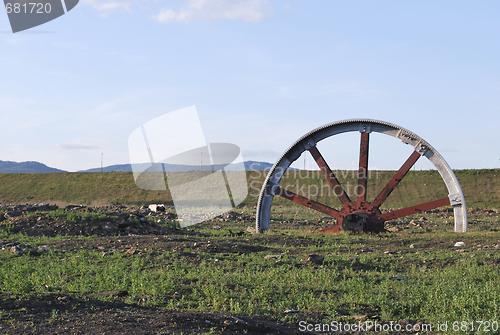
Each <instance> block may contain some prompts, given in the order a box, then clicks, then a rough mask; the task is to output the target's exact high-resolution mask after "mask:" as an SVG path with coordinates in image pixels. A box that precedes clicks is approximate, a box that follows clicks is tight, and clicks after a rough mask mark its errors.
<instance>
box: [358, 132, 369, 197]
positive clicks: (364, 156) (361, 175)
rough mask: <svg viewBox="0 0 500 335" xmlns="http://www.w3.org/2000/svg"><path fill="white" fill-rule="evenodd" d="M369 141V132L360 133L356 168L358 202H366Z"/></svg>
mask: <svg viewBox="0 0 500 335" xmlns="http://www.w3.org/2000/svg"><path fill="white" fill-rule="evenodd" d="M369 142H370V133H368V132H364V133H361V142H360V148H359V170H358V188H357V195H358V199H357V202H358V203H362V202H366V185H367V183H368V144H369Z"/></svg>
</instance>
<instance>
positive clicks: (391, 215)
mask: <svg viewBox="0 0 500 335" xmlns="http://www.w3.org/2000/svg"><path fill="white" fill-rule="evenodd" d="M449 204H450V199H449V198H448V197H446V198H442V199H439V200H434V201H430V202H426V203H424V204H420V205H416V206H412V207H406V208H402V209H398V210H395V211H392V212H388V213H385V214H382V215H378V218H379V220H383V221H387V220H392V219H396V218H400V217H402V216H407V215H410V214H415V213H420V212H423V211H428V210H431V209H434V208H438V207H442V206H447V205H449Z"/></svg>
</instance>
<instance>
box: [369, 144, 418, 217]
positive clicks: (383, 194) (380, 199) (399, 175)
mask: <svg viewBox="0 0 500 335" xmlns="http://www.w3.org/2000/svg"><path fill="white" fill-rule="evenodd" d="M419 158H420V154H419V153H418V152H416V151H413V153H412V154H411V156H410V157H408V159H407V160H406V162H404V164H403V165H402V166H401V167H400V168H399V170H398V172H396V174H395V175H394V176H393V177H392V179H391V180H390V181H389V182H388V183H387V185H385V187H384V189H383V190H382V191H380V193H379V195H377V197H376V198H375V200H373V201H372V206H373V207H377V208H378V207H380V205H382V204H383V203H384V201H385V200H386V199H387V197H388V196H389V195H390V194H391V192H392V191H393V190H394V188H395V187H396V186H397V185H398V184H399V182H400V181H401V180H402V179H403V178H404V176H406V174H407V173H408V171H410V169H411V168H412V166H413V165H414V164H415V163H416V162H417V160H418V159H419Z"/></svg>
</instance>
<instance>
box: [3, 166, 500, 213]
mask: <svg viewBox="0 0 500 335" xmlns="http://www.w3.org/2000/svg"><path fill="white" fill-rule="evenodd" d="M228 173H246V174H247V179H248V183H249V196H248V197H247V198H246V200H245V201H244V202H243V204H242V206H243V205H248V206H255V205H256V204H257V199H258V194H259V192H260V188H261V186H262V183H263V181H264V179H265V174H266V172H263V171H247V172H228ZM455 173H456V175H457V178H458V180H459V182H460V184H461V186H462V189H463V191H464V194H465V199H466V202H467V206H468V207H480V208H500V178H499V177H500V169H483V170H457V171H455ZM393 174H394V171H378V172H377V171H372V175H371V176H370V178H369V181H368V200H370V199H373V198H374V197H375V196H376V194H378V192H379V191H380V190H381V189H382V188H383V187H384V186H385V184H386V183H387V182H388V181H389V180H390V178H391V177H392V175H393ZM338 178H339V180H340V182H341V183H342V184H343V185H344V187H345V188H346V190H347V193H348V194H350V195H353V188H354V187H353V186H354V185H355V184H356V182H357V179H356V176H355V174H354V173H353V172H352V171H340V173H338ZM281 185H282V187H284V186H287V188H288V189H289V190H290V191H292V192H296V193H297V192H298V193H299V194H302V195H310V198H312V199H313V200H316V201H320V202H322V203H325V204H327V205H330V206H334V207H338V206H339V205H340V203H339V201H338V200H337V198H336V197H335V196H333V195H332V194H330V195H329V194H328V186H327V183H326V180H325V178H324V177H323V176H322V175H320V174H319V173H318V171H297V170H295V171H288V172H287V174H285V176H284V177H283V179H282V182H281ZM447 193H448V192H447V190H446V186H445V184H444V182H443V181H442V179H441V177H440V176H439V173H438V172H437V171H433V170H429V171H410V172H409V173H408V175H407V176H406V177H405V178H404V179H403V181H402V182H401V183H400V185H399V186H398V187H397V188H396V189H395V190H394V192H393V193H392V194H391V195H390V197H389V198H388V199H387V201H386V203H384V205H383V206H382V207H397V208H398V207H404V206H411V205H416V204H419V203H422V202H427V201H430V200H435V199H439V198H442V197H445V196H447ZM352 198H354V199H355V196H353V197H352ZM275 201H276V203H277V204H283V205H292V204H291V203H290V202H289V201H287V200H285V199H282V198H279V197H277V198H276V200H275ZM34 202H49V203H54V202H65V203H81V204H92V205H105V204H136V205H139V204H148V203H165V204H168V205H173V203H172V199H171V196H170V193H169V191H168V190H167V191H146V190H142V189H139V188H138V187H137V186H136V185H135V183H134V178H133V176H132V173H130V172H103V173H83V172H76V173H68V172H66V173H15V174H7V173H0V203H4V204H11V203H12V204H14V203H34Z"/></svg>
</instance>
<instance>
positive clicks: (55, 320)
mask: <svg viewBox="0 0 500 335" xmlns="http://www.w3.org/2000/svg"><path fill="white" fill-rule="evenodd" d="M44 209H45V210H46V211H47V212H44ZM7 210H8V211H7V212H6V213H5V215H3V217H2V218H0V219H1V221H5V222H6V223H9V224H11V229H12V231H13V232H14V233H16V232H22V233H23V234H26V235H28V236H51V237H54V236H57V235H62V236H65V235H66V237H65V238H61V239H54V240H50V241H49V242H47V247H48V248H50V249H51V250H58V251H61V252H75V251H78V250H80V249H88V250H95V251H99V252H102V253H103V255H106V254H109V253H114V252H120V253H123V252H133V253H134V254H135V255H137V256H138V257H141V254H142V253H144V255H146V251H147V252H148V254H147V255H148V257H151V253H150V252H151V251H152V250H154V251H157V252H162V251H167V250H168V251H177V250H178V251H179V252H182V250H183V248H185V247H186V245H189V246H190V247H192V246H195V244H196V245H197V246H196V248H197V249H198V250H199V251H204V252H209V253H221V252H227V253H239V254H242V253H252V252H258V251H269V252H270V253H273V252H277V251H278V250H279V248H280V246H283V245H288V246H290V245H295V246H307V245H308V244H309V243H313V242H311V241H310V240H306V239H301V238H300V237H294V238H291V237H288V236H277V235H267V236H262V237H259V242H258V243H256V242H255V240H254V239H249V238H247V237H248V236H247V237H246V236H245V235H247V234H248V233H246V232H245V231H244V230H243V229H242V231H241V232H238V233H237V234H238V235H239V236H241V239H240V240H239V242H238V245H237V247H236V248H235V246H234V243H233V242H229V241H228V242H227V243H225V242H218V243H217V244H213V243H212V244H210V243H206V241H205V242H203V241H202V239H203V237H207V236H210V235H209V234H203V233H200V232H196V231H192V230H189V229H181V230H179V229H175V228H168V227H165V226H162V225H160V224H157V223H156V222H158V220H160V221H161V220H163V221H168V220H175V215H173V214H171V213H168V211H167V212H158V213H156V212H154V213H152V212H151V211H149V210H147V209H139V210H137V209H133V210H132V209H128V208H126V207H124V206H120V207H105V208H87V207H84V206H73V207H71V206H70V207H68V208H67V209H66V210H68V211H75V212H100V213H102V214H103V215H104V216H105V217H106V219H104V220H100V221H98V222H96V221H94V220H90V219H81V218H79V219H78V220H76V222H68V221H67V220H65V219H64V218H61V217H54V216H50V215H47V214H46V213H49V211H53V210H54V208H50V206H49V207H47V206H46V207H44V208H41V209H40V208H38V209H36V211H34V210H33V209H32V208H30V206H24V207H23V206H16V207H9V208H7ZM30 213H36V214H35V215H27V214H30ZM435 213H437V215H438V216H439V215H440V216H442V217H448V216H449V215H450V213H449V212H448V211H447V210H443V211H442V212H440V211H437V212H435ZM481 214H482V215H484V216H488V215H492V214H494V215H497V213H496V212H490V211H487V210H484V211H481ZM148 216H153V217H154V220H151V219H149V220H144V219H143V218H146V217H148ZM141 219H142V220H141ZM217 220H219V221H228V220H235V221H239V222H240V223H243V225H242V227H243V228H246V226H253V224H254V221H253V220H254V218H253V217H252V216H251V215H242V214H238V213H235V212H232V213H229V214H228V215H226V217H220V218H218V219H216V220H214V221H211V222H209V223H208V224H209V225H211V226H214V227H216V226H215V225H216V224H217V222H218V221H217ZM5 222H4V223H5ZM307 223H311V224H312V225H314V222H307ZM282 224H284V225H290V226H293V225H297V223H287V222H283V223H282ZM301 224H304V223H298V225H301ZM428 225H429V223H428V222H426V221H425V220H422V221H419V222H413V223H410V222H406V221H403V222H393V223H390V224H389V225H388V226H387V227H388V228H393V229H392V230H393V231H398V230H402V229H405V228H407V229H424V228H425V227H426V226H428ZM230 233H232V232H230ZM91 235H97V236H98V237H96V238H93V239H80V238H71V237H72V236H73V237H85V236H91ZM380 239H387V237H386V236H385V235H384V234H380ZM314 243H315V244H317V243H318V241H315V242H314ZM398 243H399V242H397V241H396V240H394V241H391V242H389V241H388V243H386V244H385V246H386V247H387V248H388V250H390V249H391V248H393V249H394V250H397V249H398V248H399V246H400V245H399V244H398ZM263 245H265V247H264V246H263ZM274 246H275V247H276V249H275V248H274ZM0 247H3V248H4V249H6V248H13V247H17V248H18V249H19V250H20V251H21V252H23V251H25V250H26V249H28V248H31V246H29V245H23V244H21V243H16V242H15V241H0ZM421 247H425V248H432V249H441V248H449V247H450V246H449V243H444V242H443V241H439V240H436V241H433V242H432V245H427V246H421ZM30 251H31V252H36V250H32V249H30ZM349 252H353V253H357V252H363V250H361V249H360V250H352V249H351V250H349ZM395 252H396V251H395ZM122 294H126V292H120V291H115V292H104V293H103V294H102V295H107V296H116V297H120V296H121V295H122ZM101 298H102V297H101V296H99V295H92V296H86V297H75V296H74V295H70V294H64V293H59V292H58V293H49V294H44V295H40V296H29V297H19V296H9V295H3V296H0V311H2V313H3V315H8V316H9V317H8V320H10V321H8V322H7V321H5V318H0V334H200V333H201V334H205V333H207V334H297V333H301V334H304V333H305V332H300V331H299V328H298V325H297V324H284V323H282V322H279V321H277V320H273V319H270V318H267V317H263V316H259V317H256V316H249V315H229V314H223V313H209V312H195V311H170V310H164V309H158V308H151V307H144V306H140V305H136V304H126V303H124V302H122V301H121V300H120V299H114V300H111V301H110V299H101ZM54 310H56V311H58V312H57V313H56V314H54ZM309 316H310V315H309ZM323 317H324V316H322V315H317V319H318V320H321V319H322V318H323ZM12 320H15V322H12ZM324 334H327V333H326V332H325V333H324ZM335 334H342V333H339V332H337V333H335ZM346 334H347V333H346ZM349 334H358V333H356V332H350V333H349ZM359 334H362V333H359Z"/></svg>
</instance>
